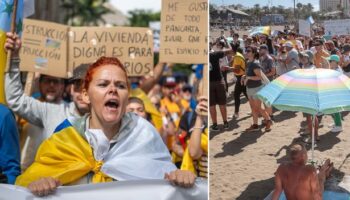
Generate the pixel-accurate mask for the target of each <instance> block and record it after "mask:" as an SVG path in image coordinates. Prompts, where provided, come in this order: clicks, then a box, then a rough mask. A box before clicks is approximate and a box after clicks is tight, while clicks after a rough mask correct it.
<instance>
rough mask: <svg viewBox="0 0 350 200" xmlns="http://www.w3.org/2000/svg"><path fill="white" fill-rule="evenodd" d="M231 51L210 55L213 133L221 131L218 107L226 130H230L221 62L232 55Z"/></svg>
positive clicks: (216, 52)
mask: <svg viewBox="0 0 350 200" xmlns="http://www.w3.org/2000/svg"><path fill="white" fill-rule="evenodd" d="M231 51H232V50H223V51H215V52H211V53H209V95H210V96H209V102H210V108H209V109H210V117H211V120H212V122H213V125H212V126H211V130H212V131H218V130H219V127H218V124H217V118H216V105H219V109H220V112H221V116H222V119H223V121H224V129H228V128H229V124H228V122H227V109H226V88H225V82H224V80H223V76H222V73H221V70H220V64H219V60H220V59H221V58H223V57H224V56H226V55H228V54H229V53H231Z"/></svg>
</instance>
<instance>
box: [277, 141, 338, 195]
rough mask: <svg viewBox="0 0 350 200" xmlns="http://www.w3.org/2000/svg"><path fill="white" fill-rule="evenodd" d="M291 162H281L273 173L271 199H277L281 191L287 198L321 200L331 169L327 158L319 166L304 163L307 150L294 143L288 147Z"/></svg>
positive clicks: (331, 164) (331, 165)
mask: <svg viewBox="0 0 350 200" xmlns="http://www.w3.org/2000/svg"><path fill="white" fill-rule="evenodd" d="M289 154H290V159H291V162H290V163H288V164H281V165H280V166H279V167H278V169H277V172H276V173H275V190H274V192H273V196H272V200H278V199H279V196H280V194H281V193H282V191H284V193H285V195H286V197H287V199H310V200H311V199H312V200H322V194H323V191H324V183H325V180H326V177H328V176H329V175H330V171H331V170H332V169H333V163H331V162H330V160H329V159H327V160H326V162H325V163H324V164H323V165H322V166H321V167H320V169H319V173H318V174H317V171H316V168H315V167H314V166H312V165H306V161H307V151H306V149H305V147H304V146H303V145H302V144H294V145H292V146H291V148H290V153H289Z"/></svg>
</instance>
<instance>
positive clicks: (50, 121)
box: [5, 33, 89, 164]
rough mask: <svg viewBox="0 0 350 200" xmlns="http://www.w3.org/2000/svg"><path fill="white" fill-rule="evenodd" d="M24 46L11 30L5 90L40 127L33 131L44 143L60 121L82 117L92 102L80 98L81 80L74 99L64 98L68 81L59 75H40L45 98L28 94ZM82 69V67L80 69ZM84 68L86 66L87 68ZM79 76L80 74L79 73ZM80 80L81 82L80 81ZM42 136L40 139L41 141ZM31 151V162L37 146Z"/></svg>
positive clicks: (11, 101)
mask: <svg viewBox="0 0 350 200" xmlns="http://www.w3.org/2000/svg"><path fill="white" fill-rule="evenodd" d="M20 47H21V42H20V39H19V38H18V36H17V35H15V34H12V33H7V40H6V43H5V49H6V50H7V51H9V50H12V51H13V53H12V58H11V59H12V66H10V70H9V71H8V72H7V73H6V74H5V88H6V90H5V92H6V100H7V103H8V106H9V107H10V108H11V109H12V110H13V111H14V112H15V113H17V114H18V115H19V116H20V117H22V118H24V119H25V120H27V121H28V122H29V123H31V124H33V125H35V126H37V127H40V128H41V129H42V130H40V131H39V132H32V133H33V134H37V135H36V137H37V138H39V139H38V141H36V142H35V144H34V146H37V145H40V143H41V141H42V140H44V139H46V138H48V137H50V136H51V135H52V134H53V133H54V130H55V128H56V127H57V125H59V124H60V123H61V122H62V121H63V120H65V119H66V118H68V117H80V116H83V115H84V114H85V113H86V112H88V110H89V109H88V105H87V104H85V103H83V102H82V101H80V100H79V99H81V96H80V95H81V93H80V90H79V87H80V86H81V84H80V86H79V84H73V86H72V89H71V96H73V102H71V103H66V102H64V101H62V92H63V87H64V83H63V80H62V79H60V78H57V77H50V76H42V77H41V79H40V81H39V82H40V83H39V85H41V86H40V90H41V92H42V98H43V99H42V100H43V101H40V100H37V99H35V98H33V97H30V96H27V95H26V94H24V92H23V88H22V84H21V80H20V72H19V61H20V60H19V57H18V55H19V54H18V52H19V49H20ZM85 69H86V68H85ZM78 71H79V70H78ZM78 71H75V73H74V77H75V78H77V79H81V78H82V77H83V76H84V75H85V74H81V73H78ZM83 71H84V70H83ZM78 76H79V77H78ZM76 83H79V81H78V82H76ZM39 140H40V141H39ZM31 150H34V151H32V152H31V153H29V154H28V164H30V160H33V156H34V155H35V154H36V151H35V149H31Z"/></svg>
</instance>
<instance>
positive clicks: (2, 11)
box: [0, 0, 34, 104]
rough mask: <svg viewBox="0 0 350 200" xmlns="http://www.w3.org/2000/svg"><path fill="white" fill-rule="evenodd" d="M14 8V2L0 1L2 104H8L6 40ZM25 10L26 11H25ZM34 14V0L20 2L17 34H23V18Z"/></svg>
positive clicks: (18, 4)
mask: <svg viewBox="0 0 350 200" xmlns="http://www.w3.org/2000/svg"><path fill="white" fill-rule="evenodd" d="M13 8H14V0H1V1H0V103H3V104H4V103H6V100H5V91H4V72H5V68H6V52H5V50H4V44H5V40H6V32H9V31H10V28H11V18H12V13H13ZM24 8H25V9H24ZM33 13H34V0H18V3H17V16H16V32H17V34H21V32H22V25H23V23H22V20H23V17H27V16H29V15H32V14H33Z"/></svg>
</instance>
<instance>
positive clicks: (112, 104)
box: [105, 99, 119, 110]
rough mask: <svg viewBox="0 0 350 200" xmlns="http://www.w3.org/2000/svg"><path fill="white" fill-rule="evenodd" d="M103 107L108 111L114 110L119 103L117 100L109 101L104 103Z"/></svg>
mask: <svg viewBox="0 0 350 200" xmlns="http://www.w3.org/2000/svg"><path fill="white" fill-rule="evenodd" d="M105 106H106V107H107V108H109V109H112V110H116V109H118V107H119V101H118V100H117V99H110V100H108V101H107V102H106V103H105Z"/></svg>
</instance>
